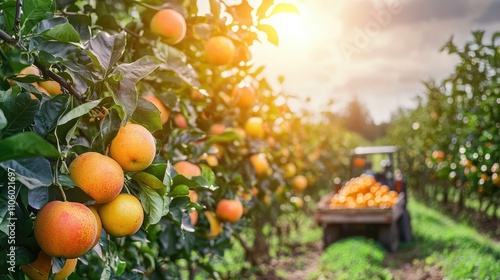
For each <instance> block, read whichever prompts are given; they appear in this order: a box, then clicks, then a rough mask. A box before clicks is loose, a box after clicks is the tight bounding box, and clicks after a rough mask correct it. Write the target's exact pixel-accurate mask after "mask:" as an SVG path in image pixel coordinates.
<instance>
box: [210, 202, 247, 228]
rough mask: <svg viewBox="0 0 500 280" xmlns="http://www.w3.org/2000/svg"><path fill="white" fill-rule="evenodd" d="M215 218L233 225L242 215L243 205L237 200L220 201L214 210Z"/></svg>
mask: <svg viewBox="0 0 500 280" xmlns="http://www.w3.org/2000/svg"><path fill="white" fill-rule="evenodd" d="M215 215H216V216H217V218H219V219H221V220H223V221H226V222H230V223H234V222H236V221H237V220H239V219H240V218H241V216H242V215H243V204H241V201H239V200H237V199H221V200H220V201H219V203H217V207H216V209H215Z"/></svg>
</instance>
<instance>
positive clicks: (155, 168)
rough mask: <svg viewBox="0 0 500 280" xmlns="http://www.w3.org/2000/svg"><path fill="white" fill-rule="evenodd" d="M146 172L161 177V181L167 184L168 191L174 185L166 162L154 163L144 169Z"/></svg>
mask: <svg viewBox="0 0 500 280" xmlns="http://www.w3.org/2000/svg"><path fill="white" fill-rule="evenodd" d="M144 172H146V173H149V174H152V175H153V176H155V177H156V178H158V179H160V181H162V183H163V184H164V185H165V186H167V191H168V188H170V186H171V185H172V179H171V178H170V172H169V169H168V165H167V164H166V163H153V164H151V165H150V166H148V168H146V169H144Z"/></svg>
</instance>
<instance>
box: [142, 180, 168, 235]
mask: <svg viewBox="0 0 500 280" xmlns="http://www.w3.org/2000/svg"><path fill="white" fill-rule="evenodd" d="M139 185H141V189H140V191H139V200H140V201H141V204H142V207H143V208H144V212H145V213H146V227H148V226H149V225H154V224H156V223H158V222H159V221H160V219H161V217H162V216H163V199H162V197H161V196H160V195H159V194H158V193H157V192H156V191H155V190H154V189H152V188H151V187H149V186H147V185H146V184H142V183H139Z"/></svg>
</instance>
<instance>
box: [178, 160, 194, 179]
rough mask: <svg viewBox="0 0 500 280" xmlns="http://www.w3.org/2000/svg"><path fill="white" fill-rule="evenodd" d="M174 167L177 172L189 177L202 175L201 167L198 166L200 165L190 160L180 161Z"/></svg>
mask: <svg viewBox="0 0 500 280" xmlns="http://www.w3.org/2000/svg"><path fill="white" fill-rule="evenodd" d="M173 167H174V169H175V171H176V172H177V174H181V175H183V176H184V177H187V178H190V177H192V176H200V175H201V169H200V168H199V167H198V165H196V164H194V163H191V162H189V161H184V160H183V161H178V162H176V163H175V164H174V165H173Z"/></svg>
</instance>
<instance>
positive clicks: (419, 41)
mask: <svg viewBox="0 0 500 280" xmlns="http://www.w3.org/2000/svg"><path fill="white" fill-rule="evenodd" d="M398 1H399V3H401V9H400V10H399V12H398V13H393V14H391V17H390V20H388V22H386V24H381V23H380V22H379V21H377V20H376V18H375V17H374V13H377V12H380V11H382V10H383V9H388V8H387V5H388V3H396V2H398ZM319 2H320V1H303V2H302V3H303V6H304V9H305V11H306V12H309V13H310V14H309V17H308V20H309V22H308V23H307V24H308V27H307V29H308V30H311V34H310V40H311V42H309V43H308V45H307V46H306V47H304V46H302V47H298V46H293V45H292V46H286V45H283V46H280V47H279V48H275V47H270V46H269V45H267V44H262V45H260V46H258V47H257V48H256V50H257V52H256V54H255V57H256V60H257V62H258V63H264V64H268V65H269V67H268V70H267V71H266V73H268V74H269V75H276V76H277V75H279V74H284V75H285V77H286V79H285V84H284V87H285V90H286V91H289V92H290V93H293V94H296V95H297V96H300V97H301V98H302V99H305V98H306V97H311V103H310V104H308V105H307V106H312V105H315V106H318V108H324V106H325V105H324V104H326V102H327V100H329V99H330V98H333V99H334V100H336V102H338V103H337V105H338V104H340V105H342V104H347V103H348V102H349V101H350V100H351V99H352V98H353V96H358V98H359V99H360V100H363V101H364V103H365V104H366V105H367V107H368V110H369V112H370V114H371V115H372V117H373V118H374V120H375V121H376V122H381V121H388V120H389V118H390V116H391V113H392V112H395V111H396V110H397V109H398V107H404V108H410V107H412V106H415V105H416V101H415V97H416V96H418V95H419V94H421V93H422V92H423V90H424V87H423V85H422V81H429V80H437V81H440V80H442V79H443V78H445V77H447V76H448V75H449V74H450V73H451V72H452V71H453V70H454V65H455V64H456V63H457V61H458V58H457V57H456V56H454V55H448V54H447V53H446V52H439V49H440V48H441V47H442V46H443V45H444V44H445V43H446V42H447V41H448V40H449V38H450V37H451V36H453V38H454V42H455V43H456V44H457V45H458V46H462V44H463V43H464V42H465V41H469V40H471V39H472V35H471V31H473V30H477V29H481V30H486V31H487V35H485V41H486V40H489V38H490V36H491V34H492V33H493V32H494V31H500V17H498V16H497V15H498V14H500V0H494V1H493V0H484V1H475V0H439V1H435V0H434V1H433V0H372V1H368V0H364V1H362V0H336V1H321V3H319ZM377 22H379V25H380V26H379V27H380V28H379V30H378V31H377V32H372V33H371V34H368V35H369V36H368V41H367V42H364V45H362V46H360V45H359V44H357V45H356V41H355V40H354V39H355V38H353V36H355V33H356V31H360V30H361V32H364V31H365V27H366V26H367V24H373V23H377ZM372 31H373V30H372ZM365 35H366V34H365ZM358 39H359V38H358ZM342 43H349V44H351V45H352V46H354V47H355V48H356V49H355V53H352V54H351V57H348V58H349V59H346V55H345V53H343V52H342V51H341V46H342ZM261 55H262V57H260V56H261ZM300 105H303V103H302V104H301V103H300V102H297V106H300ZM336 108H339V106H336Z"/></svg>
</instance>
